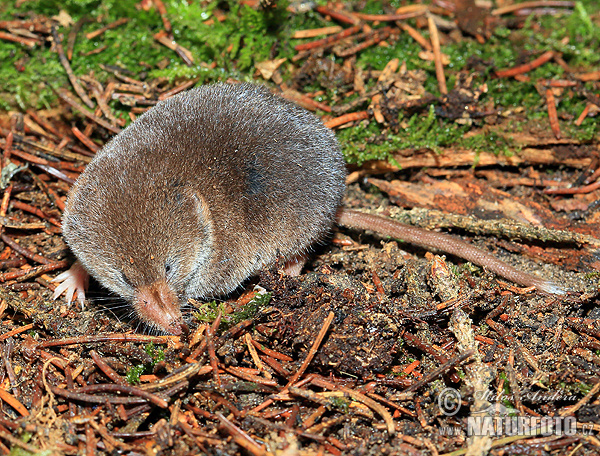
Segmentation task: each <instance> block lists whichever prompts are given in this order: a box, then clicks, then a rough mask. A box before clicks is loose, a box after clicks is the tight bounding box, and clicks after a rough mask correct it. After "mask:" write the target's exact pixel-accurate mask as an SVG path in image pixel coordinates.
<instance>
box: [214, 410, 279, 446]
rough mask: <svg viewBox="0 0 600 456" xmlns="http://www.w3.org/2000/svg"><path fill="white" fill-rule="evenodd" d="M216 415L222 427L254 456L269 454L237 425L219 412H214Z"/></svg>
mask: <svg viewBox="0 0 600 456" xmlns="http://www.w3.org/2000/svg"><path fill="white" fill-rule="evenodd" d="M215 415H216V417H217V418H218V419H219V421H220V422H221V425H222V426H223V429H224V430H225V431H227V433H228V434H229V435H231V436H232V437H233V440H234V442H235V443H237V444H238V445H239V446H241V447H242V448H244V449H245V450H246V451H248V452H249V453H251V454H253V455H255V456H270V455H271V453H269V452H268V451H267V450H265V449H264V448H263V447H262V446H260V445H259V444H258V443H256V442H255V441H254V439H253V438H252V437H250V436H249V435H248V434H246V433H245V432H244V431H242V430H241V429H240V428H239V427H237V426H236V425H235V424H233V423H232V422H231V421H229V420H228V419H227V418H225V417H224V416H223V415H222V414H221V413H216V414H215Z"/></svg>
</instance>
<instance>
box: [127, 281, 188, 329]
mask: <svg viewBox="0 0 600 456" xmlns="http://www.w3.org/2000/svg"><path fill="white" fill-rule="evenodd" d="M133 305H134V307H135V310H136V312H137V315H138V316H139V318H140V319H141V320H142V321H143V322H144V323H146V324H148V325H149V326H151V327H153V328H157V329H160V330H161V331H164V332H166V333H169V334H173V335H176V336H178V335H180V334H181V333H182V325H183V317H182V315H181V309H180V307H179V300H178V299H177V296H176V295H175V293H174V292H173V290H172V289H171V287H170V286H169V284H168V283H167V282H166V281H165V280H159V281H156V282H154V283H153V284H151V285H144V286H142V287H140V288H139V289H138V290H137V291H136V297H135V300H134V303H133Z"/></svg>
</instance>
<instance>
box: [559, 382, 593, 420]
mask: <svg viewBox="0 0 600 456" xmlns="http://www.w3.org/2000/svg"><path fill="white" fill-rule="evenodd" d="M598 391H600V382H598V383H596V384H595V385H594V386H593V387H592V389H591V390H590V391H589V392H588V393H587V394H586V395H585V396H584V397H582V398H581V400H580V401H579V402H577V404H575V405H573V406H571V407H569V408H568V409H566V410H563V411H562V412H559V416H571V415H573V414H574V413H575V412H576V411H577V410H579V409H580V408H581V407H583V406H584V405H585V404H587V403H588V402H589V401H590V400H591V399H592V398H593V397H594V396H595V395H596V394H597V393H598Z"/></svg>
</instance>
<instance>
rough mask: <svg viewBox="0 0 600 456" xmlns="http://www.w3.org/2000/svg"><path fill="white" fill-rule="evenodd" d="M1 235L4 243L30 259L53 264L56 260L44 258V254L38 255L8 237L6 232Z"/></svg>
mask: <svg viewBox="0 0 600 456" xmlns="http://www.w3.org/2000/svg"><path fill="white" fill-rule="evenodd" d="M0 237H1V238H2V240H3V241H4V243H5V244H6V245H8V246H9V247H10V248H11V249H13V250H14V251H15V252H18V253H20V254H21V255H23V256H24V257H25V258H29V259H30V260H33V261H35V262H36V263H41V264H52V263H54V261H52V260H49V259H47V258H44V257H43V256H42V255H38V254H37V253H34V252H32V251H31V250H28V249H26V248H25V247H22V246H20V245H19V244H17V243H16V242H15V240H14V239H12V238H10V237H8V236H7V235H6V233H2V235H0Z"/></svg>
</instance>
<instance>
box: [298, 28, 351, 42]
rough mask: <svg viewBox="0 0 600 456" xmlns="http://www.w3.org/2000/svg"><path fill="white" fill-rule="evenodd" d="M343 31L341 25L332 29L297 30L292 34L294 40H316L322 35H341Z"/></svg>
mask: <svg viewBox="0 0 600 456" xmlns="http://www.w3.org/2000/svg"><path fill="white" fill-rule="evenodd" d="M341 31H343V29H342V27H340V26H339V25H333V26H331V27H320V28H314V29H306V30H296V31H295V32H294V33H293V34H292V39H294V40H301V39H303V38H315V37H317V36H321V35H333V34H334V33H339V32H341Z"/></svg>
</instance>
